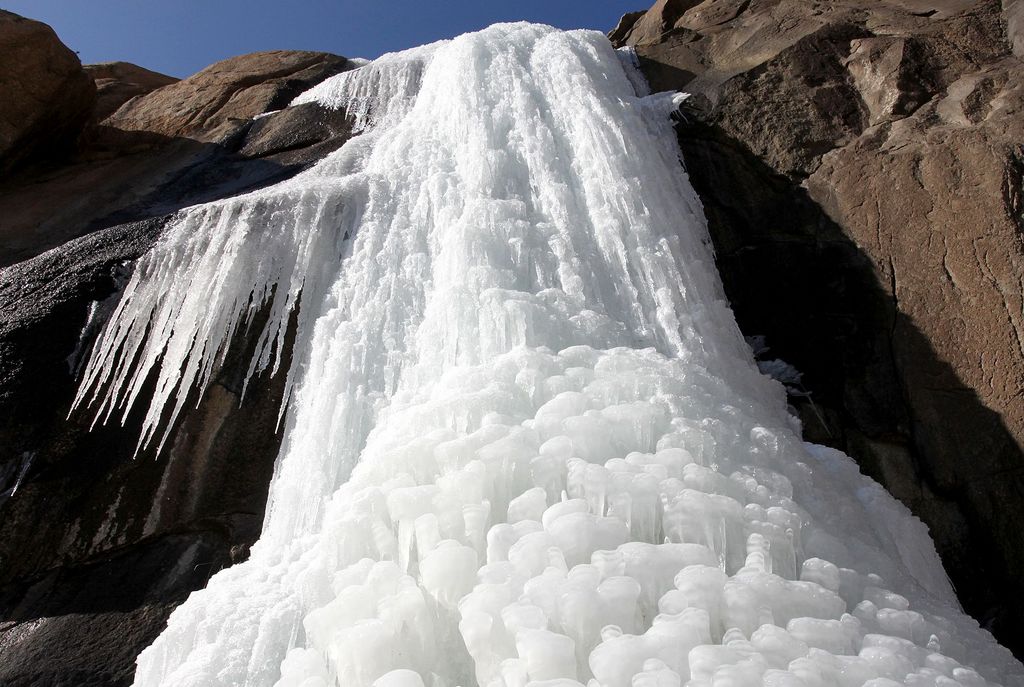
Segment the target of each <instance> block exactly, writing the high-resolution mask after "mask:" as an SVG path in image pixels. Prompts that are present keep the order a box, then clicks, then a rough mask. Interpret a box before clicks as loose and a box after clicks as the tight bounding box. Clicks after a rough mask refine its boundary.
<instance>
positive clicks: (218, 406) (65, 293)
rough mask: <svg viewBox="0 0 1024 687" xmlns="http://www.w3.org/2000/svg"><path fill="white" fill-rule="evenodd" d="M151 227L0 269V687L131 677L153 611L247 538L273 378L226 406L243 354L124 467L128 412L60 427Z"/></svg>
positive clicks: (155, 623)
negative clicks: (158, 450) (160, 440)
mask: <svg viewBox="0 0 1024 687" xmlns="http://www.w3.org/2000/svg"><path fill="white" fill-rule="evenodd" d="M162 223H163V220H162V219H154V220H149V221H146V222H140V223H135V224H129V225H123V226H120V227H115V228H112V229H108V230H104V231H101V232H97V233H94V234H92V235H90V236H87V237H84V238H82V239H79V240H77V241H72V242H71V243H69V244H67V245H66V246H62V247H61V248H58V249H56V250H53V251H50V252H48V253H46V254H44V255H41V256H39V257H37V258H34V259H33V260H30V261H27V262H23V263H21V264H19V265H17V266H15V267H12V268H8V269H7V270H4V271H2V272H0V313H3V314H2V315H0V370H2V371H3V377H2V378H0V409H2V413H0V415H2V417H3V420H2V422H0V444H2V445H3V453H2V455H0V466H2V470H3V472H2V475H0V482H2V483H0V489H2V490H3V491H2V492H0V515H2V518H3V522H4V529H3V536H2V537H0V561H2V562H3V565H2V566H0V571H2V572H0V610H2V612H3V614H2V616H0V618H2V620H0V656H2V659H3V660H0V684H4V685H21V684H39V685H57V684H74V685H108V684H126V683H128V682H130V679H131V676H132V674H133V672H134V660H135V656H136V655H137V654H138V651H139V650H140V649H141V648H142V647H143V646H145V645H146V644H147V643H149V642H150V641H152V639H153V638H154V637H155V636H156V634H158V633H159V631H160V630H161V629H162V627H163V623H164V621H165V620H166V617H167V614H168V613H169V612H170V611H171V610H173V608H174V606H175V605H177V603H180V602H181V601H182V600H183V599H184V598H185V597H186V596H187V595H188V593H189V592H190V591H192V590H193V589H195V588H198V587H201V586H202V585H203V584H205V582H206V580H207V579H209V577H210V576H211V575H212V574H213V573H215V572H216V571H217V570H219V569H220V568H223V567H225V566H227V565H230V564H231V563H232V562H234V561H235V560H237V559H240V558H244V557H245V555H246V553H245V552H246V547H247V546H248V544H250V543H251V542H253V541H255V539H256V537H257V536H258V534H259V530H260V525H261V524H262V515H263V508H264V504H265V500H266V489H267V484H268V483H269V480H270V476H271V473H272V471H273V464H274V458H275V456H276V453H277V448H278V442H279V437H278V436H277V435H276V433H275V427H276V419H277V408H278V404H279V403H280V400H281V391H282V389H281V386H282V381H283V380H281V379H276V380H259V382H258V383H259V389H260V391H261V393H252V394H249V395H248V396H247V398H246V400H245V402H243V403H241V404H240V386H241V375H242V374H243V373H244V371H245V369H246V368H247V365H248V359H247V358H243V357H241V356H240V355H238V356H236V357H235V358H234V359H233V360H230V361H227V362H226V364H225V365H224V366H223V368H222V369H221V372H220V373H219V375H218V378H217V381H216V383H215V384H214V385H213V386H212V387H211V389H210V390H209V391H208V393H207V394H206V396H205V397H204V398H203V399H202V400H201V402H200V403H198V407H197V408H196V409H195V410H194V411H193V412H192V413H190V414H189V416H188V417H187V418H185V420H184V421H183V422H182V423H180V425H179V427H178V428H177V430H176V432H175V437H174V439H173V443H172V444H171V445H170V448H169V449H168V450H166V451H165V452H164V454H162V455H161V456H159V457H156V456H154V455H152V454H147V453H145V452H144V453H142V454H141V455H139V456H138V457H135V458H134V459H133V451H134V448H135V442H136V439H137V437H138V432H139V427H138V422H137V419H136V418H135V417H132V416H130V417H129V418H128V420H127V422H126V423H125V426H124V427H123V428H122V427H120V426H117V425H116V424H115V425H113V426H101V427H98V428H96V429H94V430H92V431H90V429H89V425H90V423H91V417H89V416H87V415H86V414H85V413H76V414H74V415H72V417H71V418H70V420H68V421H65V419H64V416H65V415H66V413H67V410H68V408H69V407H70V402H71V398H72V397H73V394H74V390H75V386H76V383H75V377H74V374H73V373H74V370H75V369H76V366H77V364H78V363H79V362H80V360H81V356H82V355H84V354H85V353H86V352H87V351H86V350H85V349H84V348H83V343H85V342H87V341H88V336H89V335H90V334H94V333H95V331H94V330H95V325H96V324H98V321H101V320H102V318H103V316H104V315H105V314H106V313H105V310H106V309H107V308H108V307H110V306H112V305H113V304H114V302H116V290H117V284H118V281H119V280H120V279H122V278H123V277H124V276H125V275H126V272H127V270H128V267H129V265H130V263H131V261H132V260H134V259H135V258H136V257H138V256H139V255H140V254H141V253H142V251H144V250H145V249H146V248H147V247H148V246H149V245H150V243H151V242H152V241H153V240H154V239H155V238H156V237H157V236H158V234H159V230H160V227H161V226H162ZM111 296H113V299H111V298H110V297H111ZM90 317H92V322H93V326H89V324H88V322H89V318H90ZM83 331H84V332H85V335H86V338H85V341H83V340H82V339H81V338H80V336H79V333H80V332H83ZM237 343H239V344H240V349H245V348H246V346H247V343H248V342H246V341H244V340H242V341H239V342H237ZM69 353H70V354H69ZM194 401H200V399H198V398H196V399H194ZM195 405H196V404H195V403H193V406H195ZM44 512H45V517H44V516H42V515H41V513H44Z"/></svg>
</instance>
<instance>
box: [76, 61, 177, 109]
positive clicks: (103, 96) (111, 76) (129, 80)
mask: <svg viewBox="0 0 1024 687" xmlns="http://www.w3.org/2000/svg"><path fill="white" fill-rule="evenodd" d="M84 69H85V73H86V74H88V75H89V78H91V79H92V80H93V82H94V83H95V84H96V107H95V108H94V109H93V116H92V118H93V121H95V122H101V121H103V120H104V119H106V118H107V117H109V116H110V115H112V114H113V113H114V112H116V111H117V109H118V108H119V107H121V106H122V105H124V104H125V103H126V102H128V101H129V100H131V99H132V98H134V97H136V96H140V95H145V94H147V93H149V92H151V91H155V90H156V89H158V88H160V87H161V86H168V85H170V84H172V83H175V82H176V81H178V79H176V78H174V77H173V76H167V75H166V74H161V73H159V72H154V71H150V70H149V69H145V68H143V67H140V66H138V65H136V64H132V63H130V62H103V63H100V64H87V65H85V67H84Z"/></svg>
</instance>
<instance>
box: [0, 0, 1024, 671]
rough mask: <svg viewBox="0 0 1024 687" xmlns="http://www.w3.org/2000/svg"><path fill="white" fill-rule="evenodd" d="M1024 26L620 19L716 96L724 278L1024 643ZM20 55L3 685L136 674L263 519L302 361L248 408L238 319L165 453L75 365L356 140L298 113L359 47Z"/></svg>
mask: <svg viewBox="0 0 1024 687" xmlns="http://www.w3.org/2000/svg"><path fill="white" fill-rule="evenodd" d="M1004 5H1005V6H1004ZM1021 27H1024V2H1020V0H1009V1H1008V2H1005V3H1003V4H1000V3H999V2H998V1H997V0H935V1H934V2H927V1H925V0H881V1H875V0H834V1H832V2H808V1H806V0H705V1H703V2H700V1H698V0H659V2H657V3H656V4H655V5H654V6H653V7H652V8H650V9H649V10H646V11H645V10H642V9H641V10H640V11H637V12H632V13H630V14H627V15H625V16H624V17H623V20H622V21H621V22H620V24H619V26H617V27H616V28H615V29H614V30H613V31H612V33H611V34H610V35H611V38H612V39H613V41H615V42H617V43H619V44H628V45H632V46H634V47H635V49H636V51H637V54H638V56H639V58H640V60H641V66H642V68H643V69H644V71H645V73H646V74H647V76H648V79H649V80H650V82H651V83H652V85H653V86H654V87H655V88H656V89H681V90H685V91H688V92H690V93H692V94H693V96H692V98H691V99H690V101H688V104H687V105H686V107H685V108H684V110H683V111H682V112H681V113H680V122H679V124H678V127H677V130H678V134H679V140H680V144H681V148H682V150H683V154H684V157H685V163H686V165H687V167H688V168H689V169H690V173H691V177H692V180H693V183H694V185H695V187H696V188H697V189H698V191H699V192H700V194H701V197H702V200H703V202H704V204H705V211H706V213H707V215H708V219H709V222H710V227H711V231H712V235H713V239H714V241H715V244H716V250H717V255H718V262H719V267H720V270H721V273H722V277H723V280H724V282H725V285H726V290H727V292H728V295H729V297H730V299H731V301H732V303H733V306H734V309H735V311H736V314H737V317H738V319H739V321H740V324H741V327H742V328H743V329H744V331H745V333H747V334H749V335H763V336H765V337H766V341H767V344H768V345H769V346H770V347H771V351H770V355H771V356H778V357H781V358H784V359H786V360H787V361H789V362H790V363H793V364H795V365H796V366H797V367H798V368H799V369H800V370H802V371H803V372H804V378H803V384H804V387H805V388H806V389H807V390H809V391H810V394H811V395H810V397H809V398H808V397H794V398H793V399H792V401H793V404H794V406H795V407H796V409H797V410H798V411H799V412H800V414H801V416H802V418H803V420H804V424H805V428H806V434H807V436H808V438H810V439H811V440H814V441H819V442H821V443H826V444H830V445H835V446H838V447H840V448H843V449H844V450H846V451H847V452H849V453H850V454H851V455H853V456H854V457H856V458H857V459H858V461H860V463H861V465H862V467H863V469H864V470H865V471H866V472H868V473H870V474H871V475H872V476H874V477H875V478H877V479H879V480H880V481H882V482H883V483H884V484H885V485H886V486H887V487H888V488H889V489H890V491H892V492H893V493H894V494H895V495H896V496H897V497H899V498H901V499H902V500H903V501H904V502H905V503H907V505H908V506H910V507H911V509H912V510H913V511H914V512H915V513H916V514H918V515H919V516H920V517H921V518H922V519H923V520H925V522H927V523H928V525H929V526H930V528H931V531H932V534H933V536H934V537H935V539H936V542H937V544H938V547H939V549H940V553H941V554H942V555H943V558H944V561H945V563H946V566H947V570H948V571H949V573H950V576H951V577H952V579H953V582H954V583H955V585H956V587H957V590H958V592H959V594H960V597H961V599H962V602H963V604H964V606H965V608H966V610H968V611H969V612H971V613H973V614H974V615H975V616H976V617H978V618H979V620H981V621H982V622H983V623H984V624H986V625H987V626H988V627H990V628H991V629H992V630H993V632H994V633H995V634H996V635H997V637H999V638H1000V639H1001V640H1002V641H1003V642H1004V643H1006V644H1007V645H1009V646H1010V647H1012V648H1013V649H1014V650H1015V651H1017V653H1018V655H1020V654H1021V652H1022V650H1024V623H1022V621H1021V620H1020V618H1022V617H1024V602H1022V601H1021V599H1024V595H1022V593H1021V592H1022V591H1024V583H1022V582H1021V579H1022V578H1021V576H1020V571H1021V570H1024V532H1022V531H1021V530H1020V528H1019V527H1016V523H1017V522H1018V521H1019V520H1020V519H1021V518H1022V517H1024V479H1022V474H1021V466H1024V462H1022V459H1024V456H1022V446H1024V398H1022V396H1024V391H1022V390H1024V343H1022V342H1024V303H1022V291H1024V247H1022V235H1024V233H1022V227H1024V224H1022V223H1024V215H1022V212H1024V210H1022V207H1021V186H1022V184H1024V150H1022V148H1021V141H1024V131H1021V128H1022V127H1024V124H1022V123H1021V122H1022V119H1021V106H1022V104H1024V103H1022V102H1021V99H1022V90H1021V89H1022V74H1024V71H1022V64H1021V62H1020V58H1021V55H1022V51H1024V29H1022V28H1021ZM0 52H2V53H3V54H4V55H5V56H9V55H10V56H15V57H16V59H15V58H14V57H12V58H11V59H9V60H5V61H4V62H3V63H0V90H2V92H3V93H4V94H5V95H7V94H10V93H14V94H17V97H7V98H5V99H4V100H2V101H0V523H2V529H0V684H3V685H120V684H127V683H129V682H130V679H131V675H132V671H133V668H134V665H133V661H134V657H135V655H136V654H137V653H138V651H139V650H140V649H141V648H142V647H143V646H145V645H147V644H148V643H149V642H150V641H151V640H152V639H153V637H154V636H155V635H156V633H158V632H159V631H160V629H161V628H162V626H163V623H164V622H165V620H166V617H167V615H168V613H169V612H170V611H171V610H172V609H173V608H174V607H175V606H176V605H177V604H178V603H180V602H181V600H182V599H184V598H185V596H186V595H187V594H188V593H189V592H190V591H191V590H193V589H195V588H198V587H201V586H203V585H204V584H205V583H206V581H207V580H208V579H209V577H210V576H211V575H212V574H213V573H214V572H216V571H217V570H218V569H220V568H221V567H224V566H227V565H230V564H231V563H233V562H235V561H238V560H241V559H243V558H244V557H245V556H246V555H247V547H248V545H249V544H250V543H251V542H252V541H254V539H255V538H256V536H257V535H258V533H259V529H260V524H261V521H262V513H263V509H264V502H265V498H266V490H267V485H268V481H269V479H270V476H271V473H272V470H273V462H274V457H275V455H276V452H277V447H278V442H279V436H278V435H277V434H276V432H275V426H276V408H277V403H278V401H279V399H280V394H281V383H282V381H283V380H282V379H280V378H270V377H269V376H268V377H265V378H261V379H259V380H257V388H258V393H252V392H251V391H250V393H249V394H248V395H247V396H246V399H245V401H244V402H241V401H240V383H241V375H242V374H243V373H244V368H245V365H244V361H247V356H246V350H247V347H251V346H252V345H253V343H254V342H252V341H248V340H246V338H245V337H244V336H241V337H240V338H239V340H238V341H236V342H235V345H234V346H233V347H232V351H234V353H233V354H232V356H231V357H229V359H228V360H226V361H225V363H224V365H223V366H222V368H221V369H220V370H219V372H218V373H217V375H216V383H214V384H212V385H211V388H210V390H209V392H208V393H207V394H206V395H205V397H204V398H201V399H200V398H195V399H192V401H193V402H192V403H191V404H190V405H191V407H194V408H195V409H194V410H193V411H191V412H190V413H189V414H188V415H187V416H186V417H184V418H183V419H182V420H181V421H180V423H179V426H178V427H177V428H176V429H175V431H174V434H173V436H172V438H171V440H170V442H169V444H168V445H169V446H170V448H169V449H168V450H167V452H166V453H165V454H163V455H161V456H160V457H155V456H153V455H151V454H146V453H143V454H142V455H141V456H139V457H138V458H136V459H134V460H132V454H133V452H134V450H135V441H136V438H137V436H138V423H139V418H138V417H137V416H136V415H135V414H129V415H128V417H127V419H126V422H125V426H124V427H123V428H122V427H120V426H116V425H102V426H98V427H96V428H94V429H90V425H91V419H92V418H91V417H90V416H89V415H87V414H85V413H81V414H79V413H75V414H72V415H71V417H70V418H68V417H67V416H68V410H69V408H70V402H71V397H72V394H73V392H74V389H75V374H76V371H77V369H78V365H79V364H80V362H81V361H82V359H83V356H85V355H86V354H87V352H88V349H89V346H90V345H91V337H92V336H95V334H96V332H97V331H98V328H99V326H100V325H101V324H102V321H103V318H104V317H105V316H106V315H107V314H108V313H109V309H110V308H111V307H112V304H113V302H114V300H115V299H116V296H117V292H118V288H119V284H120V283H121V282H122V281H123V279H124V278H125V276H126V275H127V274H128V273H129V271H130V270H131V266H132V262H133V261H134V260H135V258H137V257H138V256H139V255H140V254H141V253H142V252H144V251H145V250H146V249H147V247H148V246H149V245H151V243H152V241H154V240H156V238H157V237H158V236H159V234H160V231H161V228H162V226H163V224H164V222H165V221H166V218H167V216H168V215H169V214H170V213H173V212H174V211H175V210H177V209H178V208H181V207H184V206H185V205H189V204H192V203H196V202H202V201H206V200H211V199H214V198H218V197H224V196H227V195H232V194H235V193H239V192H243V191H245V190H248V189H252V188H256V187H259V186H261V185H265V184H269V183H274V182H276V181H278V180H281V179H284V178H286V177H288V176H289V175H292V174H294V173H296V172H297V171H298V170H300V169H302V168H303V167H304V166H305V165H308V164H310V163H312V162H313V161H315V160H317V159H319V158H320V157H322V156H323V155H324V154H326V153H327V152H329V151H331V150H334V149H336V148H337V147H338V146H340V145H341V143H342V142H343V141H344V140H346V139H347V137H348V136H349V134H350V130H349V122H348V120H347V118H346V116H345V113H344V112H330V111H327V110H324V109H322V108H319V107H318V106H315V105H303V106H300V107H295V108H288V109H286V110H282V111H280V112H273V111H275V110H278V109H280V108H281V107H282V106H283V105H284V104H286V103H287V102H288V101H289V100H290V99H291V98H292V97H293V96H294V95H295V94H296V93H298V92H300V91H302V90H304V89H306V88H308V87H309V86H311V85H313V84H315V83H317V82H318V81H321V80H323V79H325V78H327V77H328V76H330V75H332V74H335V73H337V72H339V71H341V70H344V69H347V68H350V67H351V66H352V64H351V63H350V62H348V61H347V60H345V59H344V58H340V57H337V56H334V55H327V54H323V53H308V52H272V53H257V54H254V55H247V56H241V57H238V58H233V59H231V60H226V61H224V62H221V63H218V64H216V65H213V66H211V67H209V68H207V69H205V70H203V71H201V72H199V73H198V74H196V75H194V76H192V77H189V78H187V79H183V80H180V81H178V80H175V79H172V78H171V77H166V76H164V75H161V74H156V73H155V72H150V71H148V70H145V69H143V68H141V67H136V66H135V65H129V64H126V63H113V64H105V65H87V66H86V67H85V68H83V67H82V66H81V65H80V64H79V63H78V60H77V58H76V57H75V56H74V54H73V53H72V52H71V51H70V50H68V49H67V48H65V47H64V46H63V45H61V44H60V42H59V40H58V39H57V38H56V36H55V35H54V34H53V32H52V31H51V30H49V28H48V27H45V26H44V25H42V24H39V23H37V22H32V21H30V20H26V19H23V18H20V17H17V16H16V15H12V14H10V13H5V12H0ZM23 80H25V81H24V83H22V81H23ZM267 113H272V114H267ZM257 115H264V116H260V117H259V118H256V116H257Z"/></svg>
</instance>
